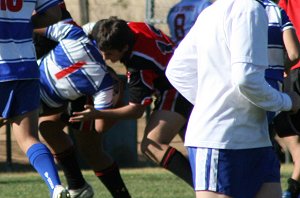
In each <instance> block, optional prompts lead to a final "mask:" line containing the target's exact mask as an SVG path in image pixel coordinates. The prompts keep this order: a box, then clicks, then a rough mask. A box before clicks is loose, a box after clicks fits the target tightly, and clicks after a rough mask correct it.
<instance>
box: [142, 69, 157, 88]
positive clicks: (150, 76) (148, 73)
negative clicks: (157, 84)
mask: <svg viewBox="0 0 300 198" xmlns="http://www.w3.org/2000/svg"><path fill="white" fill-rule="evenodd" d="M141 77H142V80H143V82H144V84H146V85H147V86H148V87H149V88H150V89H152V90H153V89H154V85H153V82H154V80H155V79H156V78H157V77H159V75H157V74H156V73H155V72H154V71H153V70H150V69H149V70H141Z"/></svg>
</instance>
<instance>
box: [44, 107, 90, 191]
mask: <svg viewBox="0 0 300 198" xmlns="http://www.w3.org/2000/svg"><path fill="white" fill-rule="evenodd" d="M43 107H44V108H43V110H44V111H45V109H46V108H45V106H43ZM63 109H64V108H60V109H57V110H53V111H52V112H51V113H49V111H47V110H46V112H43V113H44V115H42V116H40V118H39V130H40V134H41V135H42V137H43V139H44V140H45V142H46V143H47V145H48V146H49V148H50V150H51V151H52V153H53V155H54V157H55V159H56V161H57V162H58V164H59V166H60V167H61V169H62V170H63V172H64V175H65V177H66V180H67V184H68V189H69V190H70V193H71V197H73V194H74V193H73V191H76V192H77V191H81V190H82V189H83V188H86V186H87V182H86V181H85V179H84V178H83V175H82V173H81V170H80V167H79V164H78V160H77V154H76V149H75V146H74V145H73V141H72V140H71V138H70V136H69V135H68V134H66V132H65V131H64V129H65V127H66V123H65V122H64V121H62V120H61V114H62V113H61V112H62V111H63ZM54 112H56V113H54ZM45 114H46V115H45ZM72 193H73V194H72ZM91 194H92V193H91ZM91 196H92V195H91ZM91 196H90V197H91Z"/></svg>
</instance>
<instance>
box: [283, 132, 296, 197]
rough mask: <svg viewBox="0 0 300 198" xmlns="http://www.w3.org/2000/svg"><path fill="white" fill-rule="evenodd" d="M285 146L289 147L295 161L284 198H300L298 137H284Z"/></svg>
mask: <svg viewBox="0 0 300 198" xmlns="http://www.w3.org/2000/svg"><path fill="white" fill-rule="evenodd" d="M281 140H282V141H283V143H284V145H285V146H286V147H287V149H288V151H289V152H290V154H291V156H292V159H293V164H294V167H293V172H292V175H291V177H290V178H289V179H288V180H287V184H288V188H287V189H286V191H285V192H284V196H285V197H284V198H294V197H296V198H297V197H298V196H299V194H300V141H299V136H298V135H292V136H287V137H282V138H281Z"/></svg>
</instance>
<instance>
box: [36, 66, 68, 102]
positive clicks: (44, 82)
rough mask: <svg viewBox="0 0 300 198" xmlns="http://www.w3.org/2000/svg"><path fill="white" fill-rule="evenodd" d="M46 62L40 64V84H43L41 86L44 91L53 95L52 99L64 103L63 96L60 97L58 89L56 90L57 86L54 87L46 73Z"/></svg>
mask: <svg viewBox="0 0 300 198" xmlns="http://www.w3.org/2000/svg"><path fill="white" fill-rule="evenodd" d="M45 67H46V66H45V64H43V63H42V64H41V65H40V71H41V72H40V75H41V77H40V84H41V87H42V88H43V89H44V91H45V92H46V93H47V94H48V95H50V96H51V99H52V100H53V101H55V102H57V103H62V102H64V100H63V98H62V97H59V96H58V95H57V94H59V92H58V91H56V88H55V87H53V85H52V84H51V83H50V81H49V80H48V78H47V76H46V73H47V72H45V70H47V69H46V68H45Z"/></svg>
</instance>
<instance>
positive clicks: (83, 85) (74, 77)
mask: <svg viewBox="0 0 300 198" xmlns="http://www.w3.org/2000/svg"><path fill="white" fill-rule="evenodd" d="M67 78H68V79H70V80H71V81H72V82H73V83H71V85H73V86H76V88H75V87H74V88H75V89H77V90H78V91H79V92H80V93H82V94H85V95H94V93H95V92H96V91H97V90H96V89H95V86H94V85H93V84H92V83H91V80H89V79H88V78H87V76H86V75H85V74H84V73H83V70H81V69H79V70H77V71H76V72H73V73H72V74H70V75H69V76H68V77H67ZM75 82H76V83H75Z"/></svg>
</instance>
